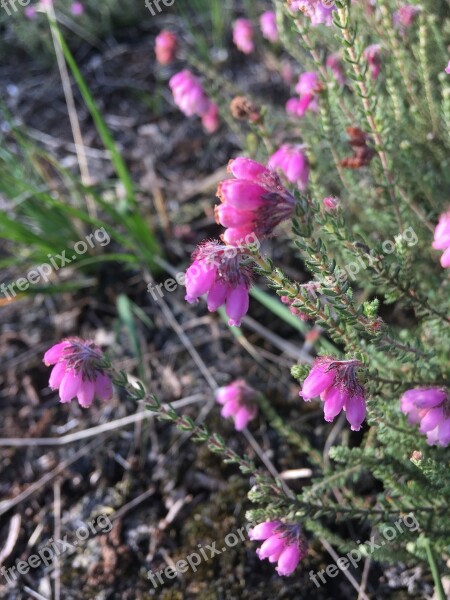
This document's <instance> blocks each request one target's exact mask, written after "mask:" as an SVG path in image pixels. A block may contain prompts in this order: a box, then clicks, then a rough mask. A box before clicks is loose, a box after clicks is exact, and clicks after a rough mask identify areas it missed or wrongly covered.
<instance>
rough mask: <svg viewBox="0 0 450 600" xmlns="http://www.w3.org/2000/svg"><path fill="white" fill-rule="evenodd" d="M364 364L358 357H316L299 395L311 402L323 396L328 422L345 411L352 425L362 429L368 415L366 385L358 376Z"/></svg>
mask: <svg viewBox="0 0 450 600" xmlns="http://www.w3.org/2000/svg"><path fill="white" fill-rule="evenodd" d="M360 365H361V363H360V362H359V361H358V360H336V359H334V358H332V357H329V356H321V357H319V358H316V360H315V361H314V366H313V368H312V369H311V371H310V373H309V375H308V377H307V378H306V379H305V381H304V382H303V387H302V390H301V392H300V393H299V395H300V396H302V397H303V399H304V400H305V401H307V402H308V401H309V400H311V399H312V398H316V397H317V396H319V395H320V398H321V399H322V400H323V401H324V408H323V410H324V418H325V421H333V420H334V418H335V417H336V416H337V415H338V414H339V413H340V412H341V410H344V411H345V412H346V417H347V421H348V422H349V423H350V428H351V429H352V430H353V431H359V430H360V429H361V425H362V423H363V421H364V419H365V417H366V402H365V397H364V388H363V387H362V385H361V384H360V383H359V382H358V379H357V377H356V369H357V368H358V367H359V366H360Z"/></svg>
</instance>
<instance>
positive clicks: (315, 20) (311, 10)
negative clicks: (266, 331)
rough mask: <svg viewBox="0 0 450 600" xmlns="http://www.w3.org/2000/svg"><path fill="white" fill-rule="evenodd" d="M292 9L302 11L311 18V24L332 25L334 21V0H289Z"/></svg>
mask: <svg viewBox="0 0 450 600" xmlns="http://www.w3.org/2000/svg"><path fill="white" fill-rule="evenodd" d="M288 3H289V5H290V8H291V10H292V11H294V12H295V11H300V12H302V13H303V14H304V15H305V16H306V17H308V18H310V19H311V25H313V26H316V25H326V26H327V27H330V25H332V23H333V10H335V8H336V7H335V6H334V5H333V3H332V2H329V1H323V0H322V1H321V0H288Z"/></svg>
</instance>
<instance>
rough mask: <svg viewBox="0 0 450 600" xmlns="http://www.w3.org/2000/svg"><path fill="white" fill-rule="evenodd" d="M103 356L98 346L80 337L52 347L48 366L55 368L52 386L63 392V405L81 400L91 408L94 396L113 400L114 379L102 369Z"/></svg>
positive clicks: (47, 361)
mask: <svg viewBox="0 0 450 600" xmlns="http://www.w3.org/2000/svg"><path fill="white" fill-rule="evenodd" d="M102 359H103V353H102V351H101V350H100V348H99V347H98V346H96V345H95V344H94V342H92V341H90V340H82V339H80V338H77V337H71V338H67V339H65V340H62V341H61V342H60V343H59V344H56V345H55V346H52V347H51V348H50V350H47V352H46V353H45V355H44V363H45V364H46V365H47V366H49V365H55V366H54V367H53V369H52V372H51V373H50V380H49V386H50V387H51V388H52V390H56V389H59V397H60V399H61V402H70V401H71V400H72V399H73V398H75V397H76V398H77V399H78V402H79V404H80V406H82V407H83V408H89V406H91V404H92V401H93V399H94V396H97V397H98V398H100V399H101V400H109V399H110V398H111V396H112V393H113V388H112V383H111V379H110V377H109V376H108V375H107V374H106V373H105V370H104V368H102V367H101V366H100V363H101V361H102Z"/></svg>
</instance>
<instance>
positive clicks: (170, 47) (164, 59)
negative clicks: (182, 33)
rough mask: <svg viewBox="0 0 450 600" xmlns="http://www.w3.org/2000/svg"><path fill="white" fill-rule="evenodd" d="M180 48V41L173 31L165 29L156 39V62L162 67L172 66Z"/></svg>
mask: <svg viewBox="0 0 450 600" xmlns="http://www.w3.org/2000/svg"><path fill="white" fill-rule="evenodd" d="M177 48H178V39H177V36H176V35H175V34H174V33H173V31H168V30H167V29H163V31H161V32H160V33H159V34H158V35H157V36H156V38H155V54H156V60H157V61H158V62H159V64H160V65H170V64H171V63H172V62H173V61H174V59H175V54H176V51H177Z"/></svg>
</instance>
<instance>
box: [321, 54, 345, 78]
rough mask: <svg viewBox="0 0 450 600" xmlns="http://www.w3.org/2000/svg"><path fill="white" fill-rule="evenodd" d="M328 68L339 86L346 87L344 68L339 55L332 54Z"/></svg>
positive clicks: (327, 63) (328, 58)
mask: <svg viewBox="0 0 450 600" xmlns="http://www.w3.org/2000/svg"><path fill="white" fill-rule="evenodd" d="M326 66H327V68H328V69H330V71H331V72H332V73H333V75H334V78H335V79H336V81H337V82H338V84H339V85H344V83H345V75H344V69H343V68H342V62H341V59H340V58H339V56H338V55H337V54H330V55H329V56H328V57H327V60H326Z"/></svg>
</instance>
